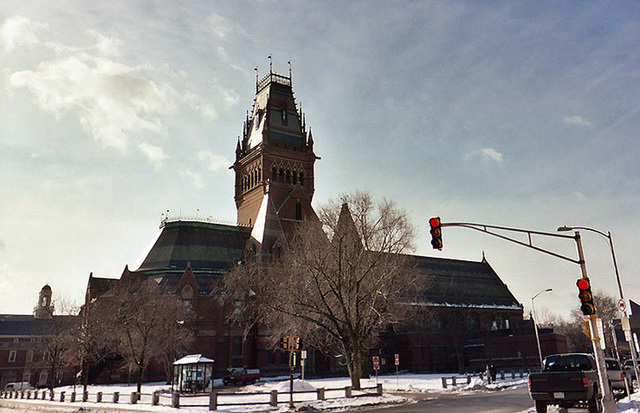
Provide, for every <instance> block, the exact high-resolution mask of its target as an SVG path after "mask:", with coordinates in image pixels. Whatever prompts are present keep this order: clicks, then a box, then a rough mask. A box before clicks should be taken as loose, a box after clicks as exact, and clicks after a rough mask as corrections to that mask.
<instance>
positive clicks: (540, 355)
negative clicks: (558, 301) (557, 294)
mask: <svg viewBox="0 0 640 413" xmlns="http://www.w3.org/2000/svg"><path fill="white" fill-rule="evenodd" d="M551 291H553V288H547V289H546V290H542V291H540V292H539V293H538V294H536V295H534V296H533V297H531V319H532V320H533V329H534V330H535V332H536V343H537V344H538V357H539V359H540V371H542V368H543V365H542V347H541V346H540V333H539V332H538V323H537V322H536V307H535V305H534V303H533V300H535V299H536V298H537V297H538V296H539V295H540V294H542V293H548V292H551Z"/></svg>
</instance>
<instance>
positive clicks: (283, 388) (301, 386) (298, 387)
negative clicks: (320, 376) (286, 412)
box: [272, 379, 316, 393]
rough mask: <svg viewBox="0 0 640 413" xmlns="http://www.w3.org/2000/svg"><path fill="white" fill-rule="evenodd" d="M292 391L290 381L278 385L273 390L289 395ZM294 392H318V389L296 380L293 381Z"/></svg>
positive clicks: (306, 382) (304, 381)
mask: <svg viewBox="0 0 640 413" xmlns="http://www.w3.org/2000/svg"><path fill="white" fill-rule="evenodd" d="M290 389H291V383H290V382H289V381H283V382H282V383H278V384H277V385H276V386H275V387H273V388H272V390H278V393H287V392H288V391H290ZM293 391H294V392H296V391H316V388H315V387H314V386H313V384H311V383H309V382H308V381H306V380H300V379H296V380H294V381H293Z"/></svg>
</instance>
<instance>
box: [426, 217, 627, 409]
mask: <svg viewBox="0 0 640 413" xmlns="http://www.w3.org/2000/svg"><path fill="white" fill-rule="evenodd" d="M437 219H438V221H440V218H439V217H438V218H437ZM432 226H433V225H432ZM442 227H463V228H469V229H473V230H476V231H480V232H484V233H485V234H488V235H493V236H494V237H498V238H501V239H504V240H506V241H510V242H513V243H515V244H518V245H522V246H524V247H527V248H531V249H534V250H536V251H539V252H542V253H544V254H548V255H551V256H554V257H556V258H560V259H563V260H565V261H570V262H573V263H575V264H578V265H580V271H581V273H582V277H583V278H588V276H587V266H586V263H585V260H584V252H583V251H582V241H581V240H580V232H578V231H575V236H571V235H561V234H556V233H552V232H540V231H531V230H526V229H519V228H510V227H501V226H495V225H485V224H474V223H467V222H447V223H445V222H440V228H442ZM495 230H500V231H508V232H519V233H524V234H527V237H528V242H522V241H520V240H517V239H515V238H511V237H509V236H506V235H503V234H500V233H496V232H495ZM441 235H442V234H440V236H441ZM532 235H540V236H546V237H555V238H571V239H574V240H575V241H576V245H577V248H578V259H577V260H576V259H574V258H571V257H567V256H565V255H561V254H558V253H556V252H553V251H550V250H547V249H545V248H541V247H538V246H536V245H534V244H533V239H532ZM439 247H440V248H442V243H440V245H439ZM434 248H436V246H435V245H434ZM440 248H438V249H440ZM588 319H589V329H590V330H591V337H592V338H591V343H592V345H593V353H594V358H595V360H596V367H597V369H598V381H599V382H600V383H599V384H600V389H601V390H602V392H603V393H602V399H601V401H602V413H617V411H618V409H617V408H616V404H615V401H614V400H613V396H612V394H611V388H610V387H609V378H608V375H607V370H606V364H605V362H604V351H603V350H602V346H601V345H600V340H601V338H600V337H599V336H598V328H597V326H596V316H595V315H590V316H588Z"/></svg>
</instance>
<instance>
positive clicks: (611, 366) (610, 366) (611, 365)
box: [604, 360, 620, 370]
mask: <svg viewBox="0 0 640 413" xmlns="http://www.w3.org/2000/svg"><path fill="white" fill-rule="evenodd" d="M604 362H605V364H606V365H607V370H620V364H619V363H618V361H617V360H605V361H604Z"/></svg>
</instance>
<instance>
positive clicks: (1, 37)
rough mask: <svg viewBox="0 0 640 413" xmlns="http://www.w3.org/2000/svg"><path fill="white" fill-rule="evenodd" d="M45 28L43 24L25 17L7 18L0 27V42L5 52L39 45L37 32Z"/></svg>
mask: <svg viewBox="0 0 640 413" xmlns="http://www.w3.org/2000/svg"><path fill="white" fill-rule="evenodd" d="M46 28H47V25H46V24H45V23H36V22H33V21H31V20H29V19H27V18H25V17H21V16H13V17H9V18H7V19H5V21H4V22H3V23H2V26H0V42H1V43H2V44H3V45H4V49H5V51H7V52H12V51H13V50H15V49H16V48H17V47H18V46H29V45H34V44H38V43H40V39H39V38H38V35H37V32H38V31H40V30H42V29H46Z"/></svg>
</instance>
